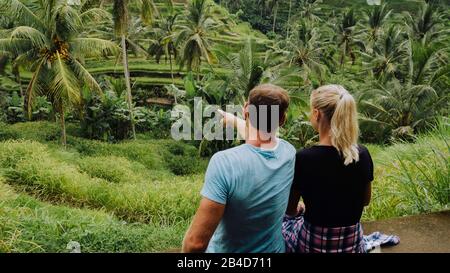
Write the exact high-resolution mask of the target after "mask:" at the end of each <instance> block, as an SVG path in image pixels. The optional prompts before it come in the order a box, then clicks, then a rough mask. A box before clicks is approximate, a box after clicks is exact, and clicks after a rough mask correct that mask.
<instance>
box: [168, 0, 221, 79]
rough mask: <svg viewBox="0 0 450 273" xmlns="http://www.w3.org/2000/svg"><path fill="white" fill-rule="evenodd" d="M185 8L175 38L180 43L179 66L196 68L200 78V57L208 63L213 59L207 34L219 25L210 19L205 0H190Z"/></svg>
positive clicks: (190, 69) (189, 69)
mask: <svg viewBox="0 0 450 273" xmlns="http://www.w3.org/2000/svg"><path fill="white" fill-rule="evenodd" d="M187 9H188V12H187V15H186V22H185V25H180V26H179V32H178V37H177V39H176V44H177V45H181V50H180V51H181V60H180V67H181V68H183V67H184V65H185V64H186V65H187V69H188V71H192V70H196V71H197V80H200V68H201V63H202V58H204V59H205V60H206V62H207V63H208V64H210V65H211V64H212V63H213V62H214V61H215V56H214V54H213V53H212V51H211V42H210V39H209V37H208V35H209V34H210V33H211V32H212V31H213V30H214V29H216V28H217V27H219V25H218V24H216V22H215V21H214V20H213V19H212V17H211V15H210V11H209V9H210V6H209V5H208V3H207V1H206V0H192V1H190V2H189V5H188V8H187Z"/></svg>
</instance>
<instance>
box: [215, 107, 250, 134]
mask: <svg viewBox="0 0 450 273" xmlns="http://www.w3.org/2000/svg"><path fill="white" fill-rule="evenodd" d="M217 112H218V113H219V114H220V115H222V120H221V121H222V123H223V124H224V125H225V126H232V127H234V128H236V129H237V133H238V134H239V136H240V137H242V138H243V139H246V137H245V135H246V130H245V128H246V126H245V120H243V119H241V118H240V117H237V116H235V115H233V114H231V113H228V112H224V111H222V110H220V109H219V110H217Z"/></svg>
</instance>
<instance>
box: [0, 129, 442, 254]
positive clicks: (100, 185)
mask: <svg viewBox="0 0 450 273" xmlns="http://www.w3.org/2000/svg"><path fill="white" fill-rule="evenodd" d="M74 127H75V125H69V126H68V131H69V145H68V147H67V148H66V149H63V148H62V147H61V146H60V145H59V144H58V137H59V128H58V126H56V125H55V124H53V123H48V122H29V123H17V124H14V125H5V124H0V132H1V133H0V200H1V201H0V252H65V251H67V250H66V245H67V243H68V242H70V241H77V242H79V243H80V244H81V247H82V251H83V252H149V251H165V250H168V249H172V248H179V247H180V244H181V240H182V237H183V234H184V232H185V230H186V229H187V227H188V225H189V222H190V220H191V217H192V216H193V214H194V213H195V210H196V208H197V206H198V202H199V199H200V196H199V190H200V188H201V186H202V183H203V173H204V170H205V167H206V164H207V160H205V159H200V158H198V157H197V151H196V149H195V148H194V147H192V146H190V145H187V144H184V143H180V142H175V141H172V140H152V139H148V138H145V137H143V136H142V137H141V138H140V139H139V140H137V141H124V142H121V143H117V144H110V143H105V142H99V141H93V140H86V139H82V138H79V137H78V136H77V134H76V130H75V128H74ZM449 137H450V131H449V127H448V125H446V126H442V128H440V129H439V130H435V131H434V132H433V133H430V134H427V135H423V136H419V137H418V138H417V140H416V141H415V143H398V144H395V145H392V146H389V147H382V146H377V145H368V148H369V150H370V151H371V153H372V156H373V159H374V162H375V181H374V182H373V199H372V202H371V204H370V206H369V207H368V208H367V209H366V210H365V212H364V215H363V220H365V221H366V220H376V219H384V218H389V217H396V216H403V215H410V214H417V213H424V212H430V211H437V210H442V209H448V208H449V187H450V182H449V177H450V176H449V167H450V166H449V157H450V151H449V146H448V142H449V141H448V140H449Z"/></svg>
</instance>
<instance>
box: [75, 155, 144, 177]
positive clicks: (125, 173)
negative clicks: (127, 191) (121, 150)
mask: <svg viewBox="0 0 450 273" xmlns="http://www.w3.org/2000/svg"><path fill="white" fill-rule="evenodd" d="M78 166H79V167H80V169H81V170H82V171H84V172H86V173H87V174H89V175H90V176H91V177H98V178H102V179H105V180H107V181H109V182H112V183H126V182H139V181H142V180H144V179H145V177H143V176H142V175H141V174H145V173H146V172H147V169H146V168H145V167H144V166H143V165H142V164H140V163H136V162H130V161H129V160H128V159H126V158H123V157H117V156H98V157H84V158H81V159H80V160H79V163H78Z"/></svg>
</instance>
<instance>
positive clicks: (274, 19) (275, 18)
mask: <svg viewBox="0 0 450 273" xmlns="http://www.w3.org/2000/svg"><path fill="white" fill-rule="evenodd" d="M275 5H276V6H275V14H274V15H273V27H272V31H273V32H275V25H276V23H277V15H278V2H277V3H276V4H275Z"/></svg>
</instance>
